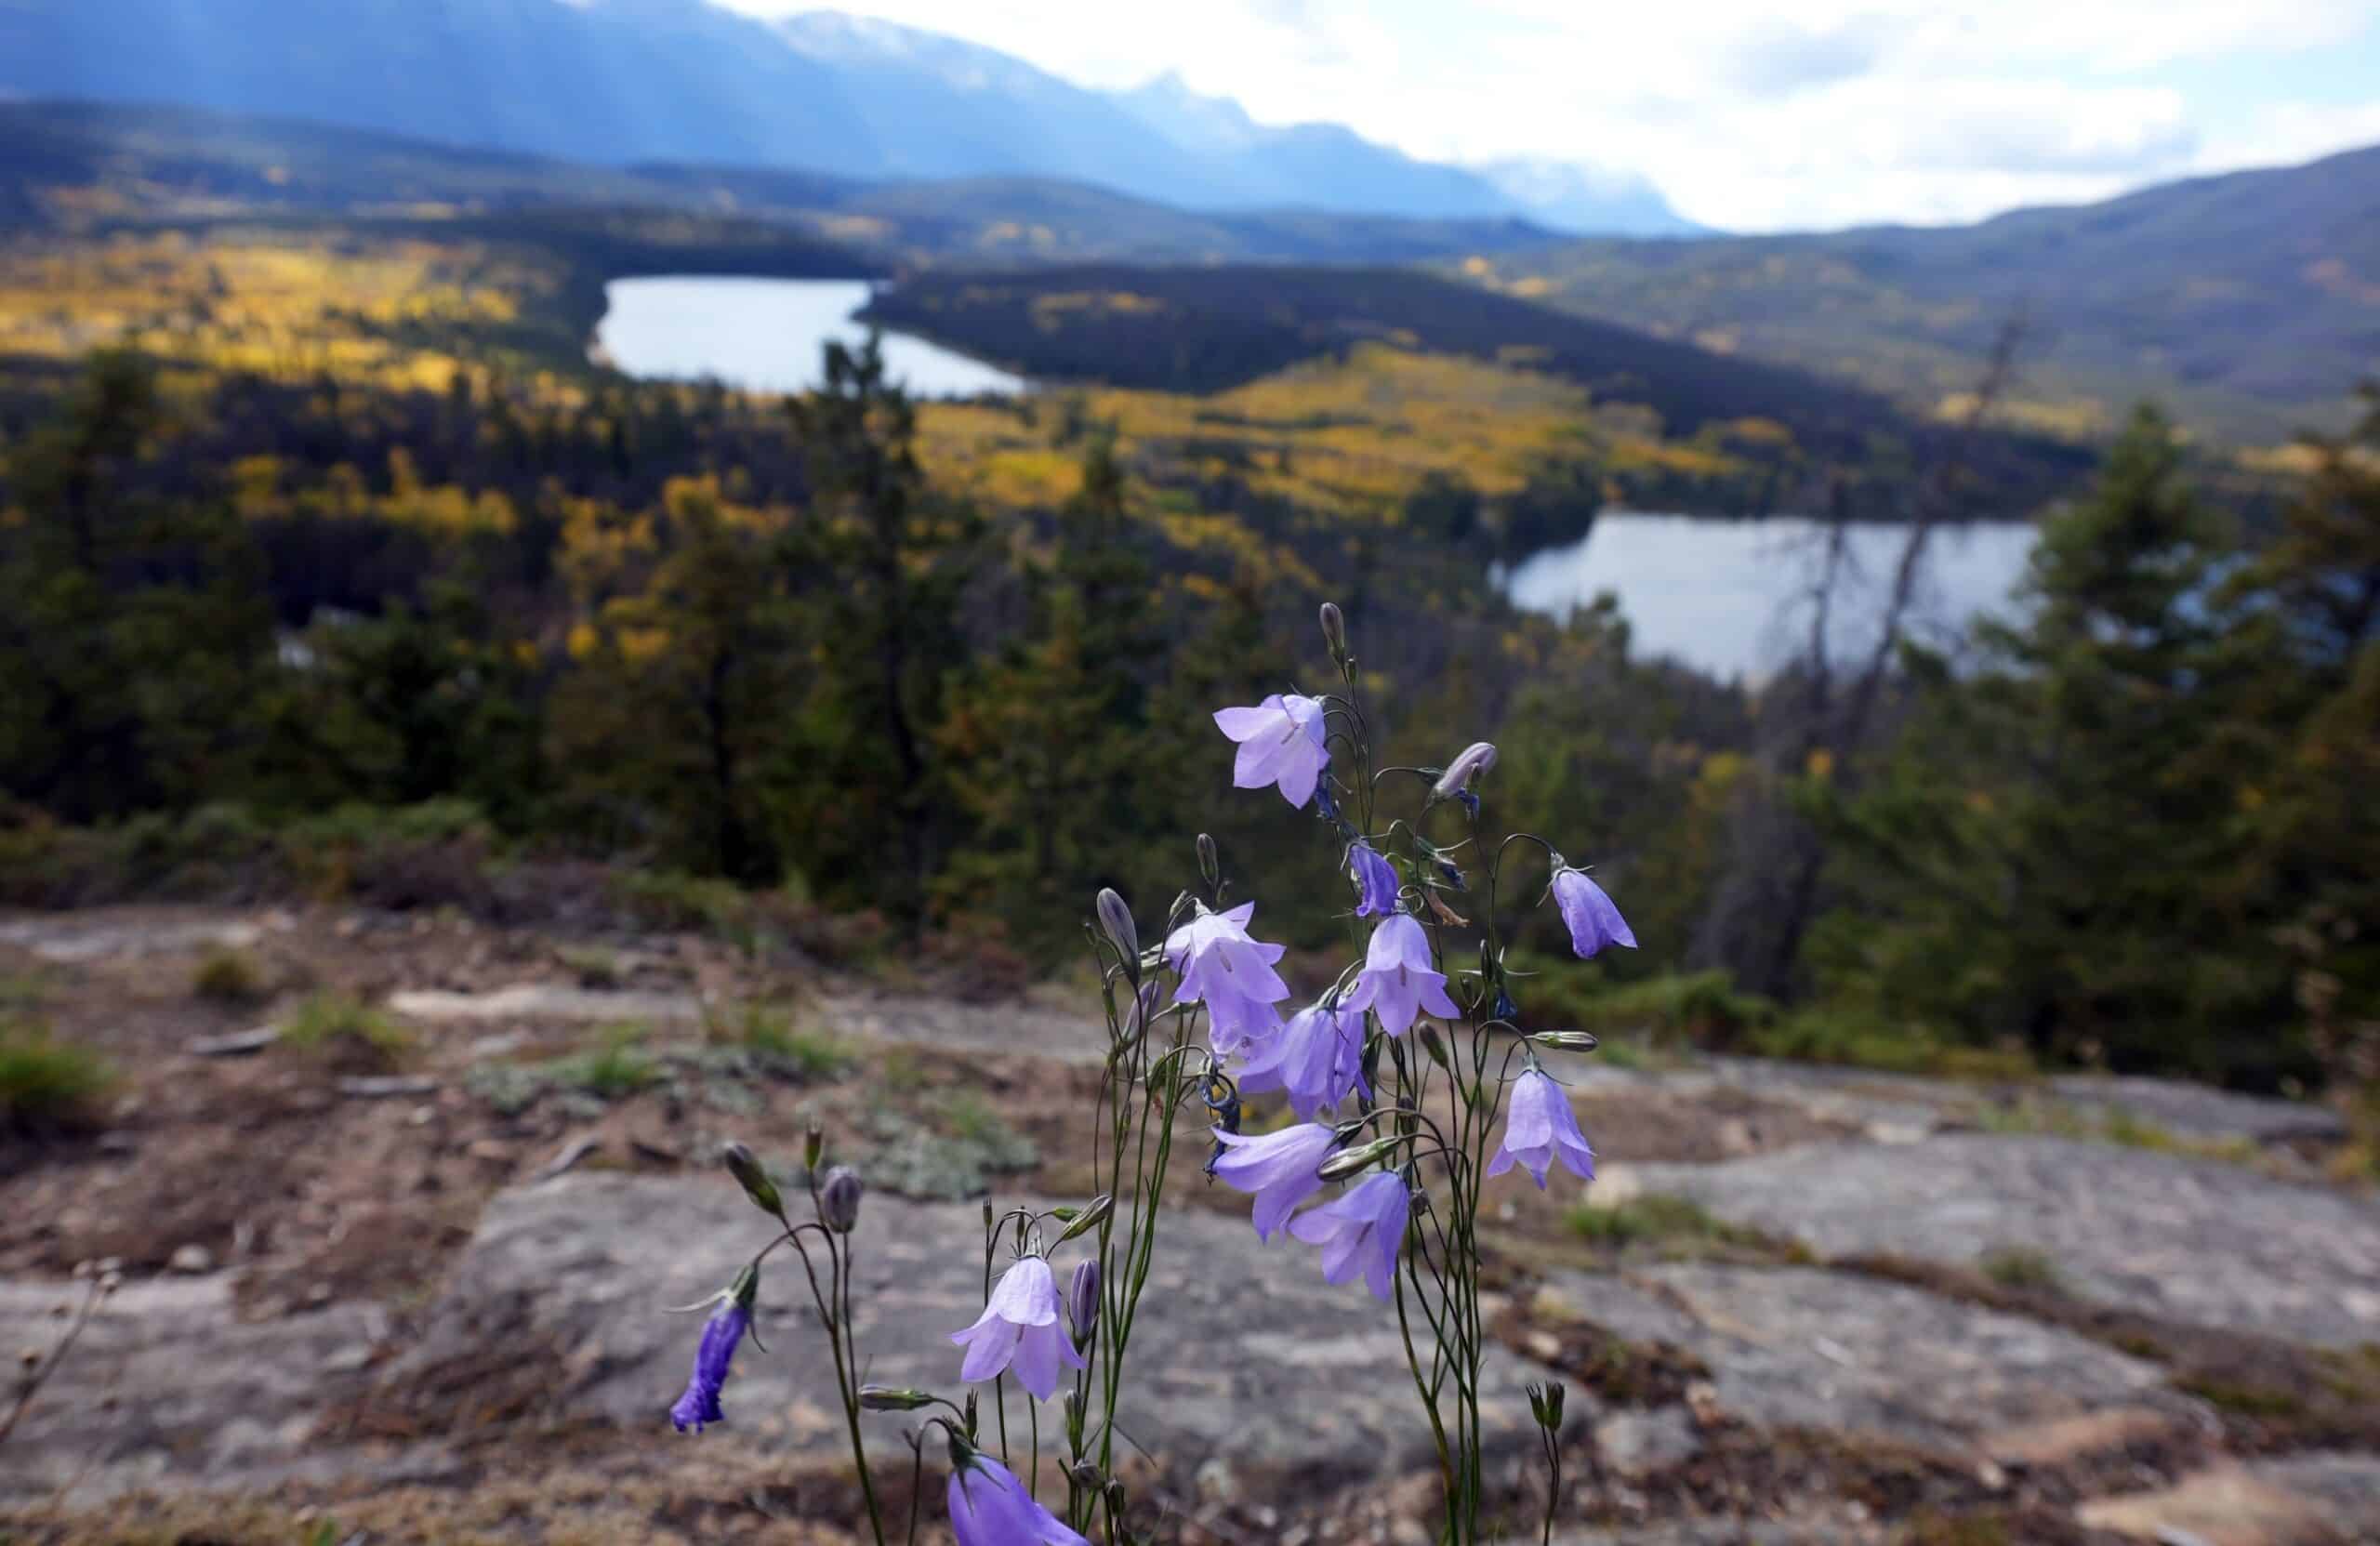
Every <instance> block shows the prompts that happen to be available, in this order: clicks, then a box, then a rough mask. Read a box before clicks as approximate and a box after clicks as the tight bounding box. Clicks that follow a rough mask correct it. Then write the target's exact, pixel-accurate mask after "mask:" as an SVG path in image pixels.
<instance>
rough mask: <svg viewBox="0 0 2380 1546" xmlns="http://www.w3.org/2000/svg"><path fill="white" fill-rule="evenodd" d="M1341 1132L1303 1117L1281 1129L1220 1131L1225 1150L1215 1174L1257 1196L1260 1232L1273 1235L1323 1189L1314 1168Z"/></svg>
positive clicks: (1238, 1189)
mask: <svg viewBox="0 0 2380 1546" xmlns="http://www.w3.org/2000/svg"><path fill="white" fill-rule="evenodd" d="M1336 1136H1337V1135H1336V1134H1334V1133H1333V1132H1332V1131H1331V1130H1329V1128H1326V1127H1324V1126H1322V1125H1321V1124H1320V1123H1318V1122H1302V1123H1300V1124H1299V1125H1298V1126H1296V1127H1293V1128H1284V1129H1282V1130H1280V1131H1279V1132H1268V1133H1265V1134H1263V1135H1262V1136H1261V1137H1256V1138H1243V1137H1241V1136H1240V1135H1239V1134H1238V1133H1236V1132H1225V1131H1223V1130H1222V1129H1220V1128H1218V1129H1217V1130H1215V1142H1216V1143H1220V1144H1222V1145H1223V1149H1224V1150H1225V1151H1226V1152H1225V1153H1224V1154H1223V1155H1222V1156H1220V1157H1219V1158H1217V1159H1216V1161H1215V1162H1214V1165H1213V1166H1212V1168H1211V1173H1212V1174H1213V1175H1214V1176H1215V1177H1216V1178H1217V1179H1218V1180H1220V1181H1221V1182H1222V1183H1223V1184H1224V1185H1226V1186H1228V1187H1230V1188H1231V1189H1232V1190H1234V1191H1236V1192H1247V1193H1250V1194H1252V1195H1253V1196H1255V1198H1256V1209H1255V1212H1254V1215H1253V1217H1254V1219H1255V1222H1256V1237H1257V1238H1258V1239H1260V1240H1270V1239H1271V1238H1272V1237H1273V1231H1275V1230H1276V1229H1278V1228H1280V1227H1281V1221H1282V1220H1284V1219H1286V1218H1288V1217H1289V1211H1290V1209H1294V1208H1296V1207H1297V1205H1298V1204H1300V1203H1302V1202H1303V1201H1305V1199H1306V1198H1308V1197H1310V1196H1314V1195H1315V1194H1316V1192H1319V1191H1321V1190H1322V1178H1321V1177H1320V1176H1318V1175H1316V1173H1315V1170H1316V1168H1317V1167H1319V1166H1320V1165H1321V1163H1322V1162H1323V1160H1324V1159H1325V1158H1326V1157H1328V1156H1329V1153H1330V1148H1331V1143H1332V1142H1333V1140H1334V1138H1335V1137H1336Z"/></svg>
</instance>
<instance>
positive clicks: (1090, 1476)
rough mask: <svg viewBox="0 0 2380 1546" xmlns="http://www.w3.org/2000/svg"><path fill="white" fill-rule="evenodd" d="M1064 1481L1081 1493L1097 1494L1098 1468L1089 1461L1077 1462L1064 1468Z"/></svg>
mask: <svg viewBox="0 0 2380 1546" xmlns="http://www.w3.org/2000/svg"><path fill="white" fill-rule="evenodd" d="M1066 1479H1067V1480H1068V1481H1070V1482H1072V1483H1074V1485H1075V1486H1077V1487H1080V1488H1081V1489H1082V1490H1083V1491H1085V1492H1088V1493H1091V1494H1094V1495H1095V1494H1097V1493H1098V1491H1099V1485H1100V1474H1099V1467H1097V1466H1095V1465H1093V1464H1091V1462H1090V1461H1089V1460H1077V1461H1076V1462H1075V1463H1074V1464H1072V1465H1070V1466H1068V1467H1067V1468H1066Z"/></svg>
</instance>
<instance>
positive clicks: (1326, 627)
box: [1322, 601, 1347, 660]
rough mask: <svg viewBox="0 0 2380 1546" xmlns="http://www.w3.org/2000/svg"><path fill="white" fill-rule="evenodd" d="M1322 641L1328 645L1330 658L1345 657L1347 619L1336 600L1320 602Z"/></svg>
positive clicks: (1341, 658) (1340, 658)
mask: <svg viewBox="0 0 2380 1546" xmlns="http://www.w3.org/2000/svg"><path fill="white" fill-rule="evenodd" d="M1322 641H1323V642H1324V643H1325V644H1327V645H1329V647H1330V658H1331V659H1333V660H1344V659H1346V658H1347V619H1346V617H1345V616H1344V615H1343V614H1341V612H1340V611H1339V603H1338V602H1336V601H1325V602H1323V603H1322Z"/></svg>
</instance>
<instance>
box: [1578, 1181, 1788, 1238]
mask: <svg viewBox="0 0 2380 1546" xmlns="http://www.w3.org/2000/svg"><path fill="white" fill-rule="evenodd" d="M1569 1225H1570V1228H1571V1230H1572V1232H1573V1233H1575V1234H1576V1235H1578V1236H1579V1237H1580V1239H1582V1240H1585V1241H1588V1242H1589V1243H1590V1244H1593V1245H1600V1246H1612V1247H1625V1246H1637V1245H1660V1246H1686V1247H1692V1246H1759V1245H1766V1244H1767V1243H1768V1241H1767V1240H1766V1238H1765V1236H1764V1235H1761V1233H1760V1232H1759V1231H1758V1230H1755V1229H1746V1228H1744V1227H1743V1226H1742V1225H1740V1224H1731V1223H1729V1222H1726V1220H1724V1219H1721V1218H1717V1217H1715V1216H1714V1215H1712V1213H1711V1211H1710V1210H1709V1209H1705V1208H1704V1207H1703V1206H1702V1205H1701V1204H1700V1203H1699V1202H1696V1201H1694V1200H1693V1199H1692V1198H1690V1197H1679V1196H1667V1195H1664V1194H1661V1193H1647V1194H1646V1195H1645V1196H1636V1197H1630V1198H1629V1199H1628V1200H1627V1201H1625V1202H1620V1203H1615V1204H1613V1205H1611V1206H1610V1207H1608V1208H1599V1207H1596V1206H1594V1205H1593V1204H1582V1205H1581V1206H1580V1207H1577V1208H1574V1209H1571V1210H1570V1213H1569Z"/></svg>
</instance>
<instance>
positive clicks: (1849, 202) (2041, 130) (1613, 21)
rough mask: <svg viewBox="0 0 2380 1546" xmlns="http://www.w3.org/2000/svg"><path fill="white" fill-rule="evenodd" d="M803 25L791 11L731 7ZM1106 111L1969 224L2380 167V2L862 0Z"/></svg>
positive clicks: (753, 2) (1702, 202)
mask: <svg viewBox="0 0 2380 1546" xmlns="http://www.w3.org/2000/svg"><path fill="white" fill-rule="evenodd" d="M724 3H727V4H730V5H733V6H734V7H735V8H736V9H739V10H746V11H750V12H754V13H757V14H760V15H779V16H781V15H787V14H789V13H791V12H794V11H799V10H805V9H812V8H816V7H814V5H812V4H803V3H800V0H724ZM840 8H842V9H845V10H849V11H853V12H856V13H859V14H864V15H869V16H879V17H883V18H885V19H887V20H894V21H902V22H906V23H908V24H910V25H913V26H918V27H924V28H929V29H931V30H932V31H935V32H942V33H951V34H953V35H955V36H959V37H963V38H967V39H969V40H971V41H973V42H977V43H983V44H988V45H990V46H993V47H996V48H999V49H1003V50H1005V51H1007V52H1009V53H1012V54H1015V55H1018V56H1019V57H1021V58H1023V59H1027V60H1029V61H1031V62H1032V63H1034V64H1037V65H1039V66H1041V67H1042V68H1043V69H1045V70H1049V71H1051V73H1055V74H1059V75H1062V76H1064V77H1066V78H1067V79H1069V80H1073V81H1077V82H1079V83H1082V84H1084V85H1087V86H1133V85H1137V84H1139V83H1140V82H1142V81H1144V80H1145V79H1147V78H1148V77H1150V76H1152V75H1155V74H1157V73H1159V72H1161V71H1165V70H1169V69H1171V70H1179V71H1180V72H1181V73H1182V74H1183V77H1184V78H1185V79H1187V80H1188V81H1189V83H1190V84H1191V86H1194V87H1196V88H1197V89H1198V90H1200V91H1204V92H1210V93H1214V94H1218V95H1223V96H1230V97H1236V98H1237V99H1239V100H1240V101H1241V102H1242V103H1244V104H1245V105H1246V106H1247V108H1248V110H1249V111H1250V112H1251V113H1252V114H1254V115H1255V117H1256V118H1257V119H1259V120H1260V121H1263V122H1269V123H1292V122H1298V121H1301V120H1310V119H1322V120H1328V121H1331V122H1336V123H1342V124H1346V125H1348V126H1352V127H1353V128H1355V129H1356V130H1357V131H1358V132H1360V133H1362V134H1364V135H1366V136H1368V137H1369V138H1371V139H1380V140H1384V141H1387V142H1389V143H1391V144H1395V145H1396V146H1399V147H1401V148H1402V149H1404V150H1406V151H1408V152H1411V153H1413V154H1415V155H1419V156H1425V157H1429V158H1432V159H1437V160H1478V159H1487V158H1492V157H1499V156H1508V155H1529V156H1548V157H1553V158H1556V159H1560V160H1566V161H1586V162H1593V163H1598V164H1601V165H1608V166H1615V167H1622V168H1627V169H1632V170H1636V171H1641V172H1643V173H1645V174H1646V175H1647V176H1649V177H1650V178H1652V179H1653V180H1654V181H1655V182H1656V183H1658V184H1659V186H1660V188H1661V190H1662V191H1663V192H1666V193H1667V194H1668V195H1669V196H1670V200H1671V202H1672V203H1673V205H1676V206H1677V208H1678V209H1679V211H1680V212H1681V213H1683V214H1685V215H1687V216H1689V217H1691V218H1695V219H1699V220H1702V221H1705V222H1707V223H1709V224H1712V225H1715V226H1722V227H1726V228H1728V229H1731V230H1737V231H1765V230H1789V229H1806V228H1814V227H1820V228H1822V227H1831V226H1842V225H1848V224H1853V223H1857V222H1861V221H1870V220H1911V221H1942V220H1964V219H1972V218H1977V217H1979V216H1983V215H1988V214H1991V213H1993V212H1995V211H1997V210H2001V209H2005V208H2009V207H2011V206H2013V205H2019V204H2038V203H2044V202H2073V201H2078V200H2087V199H2095V198H2100V197H2104V196H2106V195H2107V194H2109V193H2113V192H2120V191H2122V190H2123V189H2126V188H2130V187H2136V186H2138V185H2140V184H2142V183H2146V182H2155V181H2161V180H2164V179H2166V178H2175V177H2181V176H2186V175H2188V174H2189V173H2192V172H2199V171H2214V170H2221V169H2228V168H2231V167H2237V166H2251V165H2272V164H2276V163H2280V162H2288V161H2301V160H2306V159H2309V158H2311V157H2313V156H2316V155H2320V154H2322V153H2324V152H2330V151H2334V150H2343V149H2346V148H2347V147H2349V146H2354V145H2361V144H2370V143H2373V142H2375V141H2380V0H1992V3H1990V4H1975V5H1969V6H1964V7H1950V6H1942V5H1924V4H1917V3H1914V0H1871V3H1868V4H1852V5H1845V4H1837V3H1833V0H1805V3H1801V4H1795V5H1792V6H1785V5H1776V4H1769V3H1765V0H1688V3H1685V4H1675V3H1673V4H1659V3H1646V0H1470V3H1457V0H1196V3H1193V4H1176V5H1170V6H1166V7H1162V8H1161V9H1160V8H1159V7H1157V6H1153V5H1145V4H1144V5H1139V6H1131V5H1126V6H1119V5H1117V4H1115V0H995V3H986V0H855V3H853V4H849V5H845V6H842V7H840Z"/></svg>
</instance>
